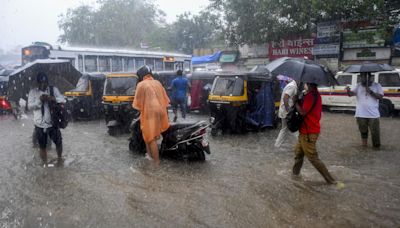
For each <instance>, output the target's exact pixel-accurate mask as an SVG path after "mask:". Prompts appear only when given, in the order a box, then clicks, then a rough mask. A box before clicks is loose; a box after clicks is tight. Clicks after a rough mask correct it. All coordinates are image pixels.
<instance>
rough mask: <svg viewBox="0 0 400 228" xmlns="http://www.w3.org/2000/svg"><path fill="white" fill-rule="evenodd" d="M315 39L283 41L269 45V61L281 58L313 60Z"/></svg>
mask: <svg viewBox="0 0 400 228" xmlns="http://www.w3.org/2000/svg"><path fill="white" fill-rule="evenodd" d="M313 47H314V39H313V38H301V37H300V38H295V39H282V40H280V41H278V42H276V41H272V42H270V43H269V60H270V61H271V60H274V59H277V58H281V57H296V58H304V57H307V58H309V59H312V58H313V56H312V48H313Z"/></svg>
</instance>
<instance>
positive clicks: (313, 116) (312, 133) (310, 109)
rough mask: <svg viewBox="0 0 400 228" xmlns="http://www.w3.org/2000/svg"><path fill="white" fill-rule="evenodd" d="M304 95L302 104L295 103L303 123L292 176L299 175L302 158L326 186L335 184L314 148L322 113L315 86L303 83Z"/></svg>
mask: <svg viewBox="0 0 400 228" xmlns="http://www.w3.org/2000/svg"><path fill="white" fill-rule="evenodd" d="M305 90H306V94H305V95H304V98H303V103H302V104H299V103H298V102H296V103H295V106H296V109H297V111H298V112H299V113H300V115H302V116H303V122H302V124H301V126H300V130H299V131H300V134H299V139H298V142H297V144H296V146H295V149H294V152H295V158H294V160H295V163H294V166H293V175H295V176H298V175H299V174H300V170H301V167H302V166H303V159H304V156H306V157H307V158H308V160H309V161H310V163H311V164H312V165H313V166H314V167H315V168H316V169H317V170H318V172H319V173H320V174H321V175H322V176H323V177H324V179H325V181H326V182H327V183H328V184H335V183H336V181H335V179H334V178H333V177H332V176H331V174H330V173H329V171H328V169H327V168H326V166H325V165H324V163H323V162H322V161H321V160H320V159H319V157H318V152H317V148H316V144H317V139H318V136H319V133H320V129H321V127H320V123H319V122H320V120H321V113H322V99H321V95H320V94H319V92H318V89H317V84H314V83H305Z"/></svg>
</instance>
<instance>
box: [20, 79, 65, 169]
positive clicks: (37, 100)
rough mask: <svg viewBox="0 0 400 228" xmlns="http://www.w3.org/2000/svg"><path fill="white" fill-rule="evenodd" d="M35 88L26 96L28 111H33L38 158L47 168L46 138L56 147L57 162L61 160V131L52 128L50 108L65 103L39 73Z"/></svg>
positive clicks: (61, 96)
mask: <svg viewBox="0 0 400 228" xmlns="http://www.w3.org/2000/svg"><path fill="white" fill-rule="evenodd" d="M36 82H37V84H38V87H37V88H34V89H31V91H29V96H28V109H30V110H33V122H34V125H35V134H34V136H35V137H36V138H37V141H38V143H39V148H40V158H41V159H42V161H43V166H44V167H47V151H46V145H47V138H48V137H50V139H51V140H52V141H53V142H54V144H55V145H56V150H57V156H58V159H59V161H61V158H62V151H63V149H62V137H61V131H60V129H59V128H58V127H57V126H54V124H53V121H52V116H51V112H50V107H51V105H52V102H53V103H65V102H66V101H65V98H64V96H63V95H62V94H61V93H60V91H59V90H58V89H57V88H56V87H53V86H49V79H48V76H47V75H46V74H45V73H43V72H40V73H38V74H37V76H36Z"/></svg>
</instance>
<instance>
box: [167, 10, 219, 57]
mask: <svg viewBox="0 0 400 228" xmlns="http://www.w3.org/2000/svg"><path fill="white" fill-rule="evenodd" d="M221 23H222V21H221V19H220V15H218V14H215V13H213V12H211V11H202V12H200V13H199V15H191V14H190V13H184V14H181V15H179V16H178V17H177V21H176V22H174V23H173V24H172V25H170V26H169V33H170V35H169V41H168V42H169V43H170V45H171V47H172V48H173V49H175V50H182V51H183V52H185V53H188V54H191V53H192V50H193V49H194V48H201V47H207V46H211V45H214V44H221V43H222V44H223V43H224V39H223V38H224V37H223V34H222V30H221V27H222V26H221Z"/></svg>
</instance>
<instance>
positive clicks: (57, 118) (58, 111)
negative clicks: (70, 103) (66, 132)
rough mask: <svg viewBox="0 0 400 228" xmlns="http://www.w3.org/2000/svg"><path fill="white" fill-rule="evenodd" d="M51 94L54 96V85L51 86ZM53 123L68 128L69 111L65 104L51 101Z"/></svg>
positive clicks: (57, 126)
mask: <svg viewBox="0 0 400 228" xmlns="http://www.w3.org/2000/svg"><path fill="white" fill-rule="evenodd" d="M50 96H53V97H54V87H53V86H50ZM49 108H50V115H51V121H52V125H53V127H55V128H62V129H64V128H66V127H67V126H68V112H67V110H66V109H65V108H64V104H59V103H57V102H49Z"/></svg>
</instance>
